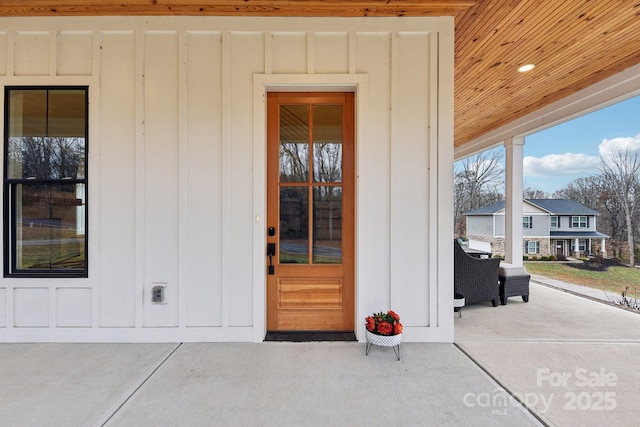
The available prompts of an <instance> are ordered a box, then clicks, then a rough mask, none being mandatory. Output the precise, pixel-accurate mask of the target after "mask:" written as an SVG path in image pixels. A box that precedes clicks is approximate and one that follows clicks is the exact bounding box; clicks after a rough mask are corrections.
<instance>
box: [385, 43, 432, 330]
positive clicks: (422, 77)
mask: <svg viewBox="0 0 640 427" xmlns="http://www.w3.org/2000/svg"><path fill="white" fill-rule="evenodd" d="M395 42H396V46H395V49H394V57H393V61H394V64H393V65H392V66H393V67H394V69H395V70H396V71H395V73H394V74H395V75H394V78H395V79H396V82H395V84H393V87H394V90H395V94H394V95H393V96H394V97H395V99H394V100H393V101H392V110H393V113H392V114H393V119H392V126H393V130H392V132H393V138H392V140H393V143H392V145H391V170H392V179H391V236H392V239H391V254H392V258H391V287H392V290H391V296H392V301H391V303H392V306H393V307H394V309H396V310H397V311H398V312H399V313H400V312H401V313H403V320H404V323H403V324H404V325H406V326H427V325H428V323H429V310H428V309H427V301H429V297H428V295H429V293H428V283H429V275H428V265H429V264H428V259H429V252H428V242H429V240H428V237H429V229H428V226H429V221H428V218H429V171H428V168H427V165H429V145H430V144H431V141H430V140H429V127H430V124H429V110H428V107H429V101H430V96H436V94H430V93H429V82H430V80H429V78H428V76H429V56H430V54H431V52H430V49H429V47H430V43H429V36H428V34H398V35H397V36H396V40H395Z"/></svg>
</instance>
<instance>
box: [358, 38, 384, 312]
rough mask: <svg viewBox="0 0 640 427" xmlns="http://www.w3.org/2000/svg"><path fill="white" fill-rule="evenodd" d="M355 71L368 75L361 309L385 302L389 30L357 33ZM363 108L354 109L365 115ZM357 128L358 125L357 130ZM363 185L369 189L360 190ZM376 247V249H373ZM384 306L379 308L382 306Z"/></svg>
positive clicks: (360, 243) (362, 177)
mask: <svg viewBox="0 0 640 427" xmlns="http://www.w3.org/2000/svg"><path fill="white" fill-rule="evenodd" d="M355 43H356V49H355V50H356V72H358V73H366V74H367V75H368V76H369V83H370V84H369V94H368V96H369V99H370V100H371V101H370V102H371V105H370V109H369V111H367V112H366V113H367V114H368V116H369V120H368V124H369V129H367V135H368V140H367V141H366V144H364V141H363V140H360V141H359V147H358V151H359V153H360V154H359V156H358V157H359V168H360V170H359V175H360V182H361V183H359V189H360V191H362V194H361V195H360V196H359V198H360V199H361V200H363V203H362V205H361V206H360V208H359V217H358V221H359V222H358V230H359V233H358V252H359V253H360V256H361V257H363V258H361V265H362V266H363V267H362V268H361V269H360V271H359V277H358V283H367V288H368V289H367V292H363V294H362V299H363V301H362V306H363V307H366V308H365V310H366V311H365V312H366V313H370V312H373V311H374V310H380V307H381V306H384V307H387V306H388V304H389V281H390V276H389V274H390V273H389V258H390V256H391V254H390V252H389V248H390V246H389V238H390V234H389V225H390V217H389V185H390V180H391V175H390V174H391V171H390V155H391V153H390V150H391V147H390V144H389V142H390V139H391V128H390V121H391V113H390V110H389V108H388V107H387V108H380V106H383V105H386V106H388V105H389V103H390V94H391V87H390V84H391V67H390V66H389V61H390V59H391V34H390V33H388V32H387V33H383V32H381V33H365V34H357V36H356V42H355ZM364 113H365V112H362V111H361V112H359V114H364ZM361 132H362V130H360V133H361ZM365 188H367V189H368V190H367V191H365ZM372 248H375V249H372ZM384 307H383V308H384Z"/></svg>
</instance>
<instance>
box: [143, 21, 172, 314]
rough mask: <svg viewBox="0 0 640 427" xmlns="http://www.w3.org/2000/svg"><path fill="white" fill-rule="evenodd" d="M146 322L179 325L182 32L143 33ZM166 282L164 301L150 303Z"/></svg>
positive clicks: (144, 303)
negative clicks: (153, 293) (156, 289)
mask: <svg viewBox="0 0 640 427" xmlns="http://www.w3.org/2000/svg"><path fill="white" fill-rule="evenodd" d="M144 98H145V99H144V156H145V157H144V180H145V182H144V227H145V234H144V245H145V260H144V262H145V284H144V286H145V288H144V293H143V295H144V300H143V301H144V302H143V305H144V325H145V326H177V325H178V34H177V33H176V32H172V31H171V32H170V31H167V32H148V33H146V34H145V35H144ZM155 282H162V283H166V284H167V286H166V289H165V296H166V300H165V301H166V304H150V301H151V287H152V286H153V283H155Z"/></svg>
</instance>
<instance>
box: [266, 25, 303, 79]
mask: <svg viewBox="0 0 640 427" xmlns="http://www.w3.org/2000/svg"><path fill="white" fill-rule="evenodd" d="M272 42H273V64H272V67H273V68H272V69H273V72H274V73H286V74H292V73H300V74H303V73H306V72H307V34H306V33H274V34H273V35H272Z"/></svg>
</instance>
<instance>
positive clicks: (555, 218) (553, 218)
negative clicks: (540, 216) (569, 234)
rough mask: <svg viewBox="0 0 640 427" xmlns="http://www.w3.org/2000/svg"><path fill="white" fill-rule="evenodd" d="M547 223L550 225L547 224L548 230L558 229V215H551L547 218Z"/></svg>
mask: <svg viewBox="0 0 640 427" xmlns="http://www.w3.org/2000/svg"><path fill="white" fill-rule="evenodd" d="M554 220H555V221H554ZM549 221H550V223H549V227H550V228H560V216H558V215H551V216H550V217H549ZM554 222H555V224H554Z"/></svg>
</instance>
